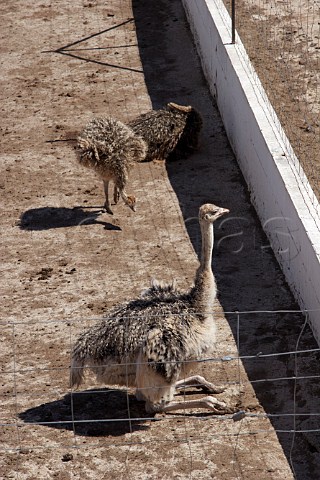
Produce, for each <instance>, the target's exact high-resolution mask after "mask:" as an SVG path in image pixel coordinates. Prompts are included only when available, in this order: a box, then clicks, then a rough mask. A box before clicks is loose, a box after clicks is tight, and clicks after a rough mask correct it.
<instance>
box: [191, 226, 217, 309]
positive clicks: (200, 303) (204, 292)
mask: <svg viewBox="0 0 320 480" xmlns="http://www.w3.org/2000/svg"><path fill="white" fill-rule="evenodd" d="M200 228H201V238H202V247H201V259H200V266H199V268H198V270H197V274H196V280H195V303H196V307H197V308H198V309H199V311H200V312H201V313H203V314H204V315H205V316H206V315H208V314H210V313H212V311H213V306H214V302H215V300H216V295H217V287H216V282H215V279H214V275H213V273H212V267H211V262H212V249H213V244H214V233H213V225H212V223H209V224H208V223H207V222H203V223H200Z"/></svg>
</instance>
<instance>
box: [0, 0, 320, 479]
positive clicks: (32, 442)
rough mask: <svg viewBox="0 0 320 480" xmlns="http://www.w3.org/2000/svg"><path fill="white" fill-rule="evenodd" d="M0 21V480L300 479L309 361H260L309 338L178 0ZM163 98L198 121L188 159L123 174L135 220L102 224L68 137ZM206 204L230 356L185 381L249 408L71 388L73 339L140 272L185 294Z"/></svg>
mask: <svg viewBox="0 0 320 480" xmlns="http://www.w3.org/2000/svg"><path fill="white" fill-rule="evenodd" d="M0 18H1V20H0V21H1V35H2V42H1V46H0V49H1V67H2V68H1V71H0V82H1V89H0V95H1V112H2V122H1V129H2V139H1V140H2V147H1V173H2V174H1V177H0V178H1V180H0V182H1V185H0V186H1V189H0V192H1V199H2V209H3V213H2V215H1V232H2V241H1V243H2V249H1V264H2V275H1V297H2V302H1V333H2V343H1V347H2V348H1V349H0V371H1V385H0V398H1V402H0V411H1V440H0V478H3V479H19V480H20V479H21V480H31V479H35V478H36V479H58V480H69V479H81V480H86V479H99V480H100V479H109V478H115V479H124V478H130V479H162V480H169V479H170V480H171V479H190V478H197V479H208V478H215V479H219V480H224V479H225V480H227V479H228V480H233V479H247V480H253V479H257V478H259V479H261V480H267V479H279V478H280V479H283V480H285V479H291V478H293V474H292V472H291V470H290V467H289V463H291V465H293V467H294V470H295V474H296V478H298V479H301V480H302V479H303V480H305V479H314V478H316V473H315V472H317V471H319V464H320V458H319V455H320V454H319V452H320V446H319V445H320V444H319V436H318V435H319V434H317V432H313V433H312V432H311V433H310V432H309V433H303V432H305V431H306V430H311V429H312V430H317V429H319V426H318V425H317V417H312V416H310V415H309V414H310V413H313V412H317V407H318V402H317V398H318V396H319V387H320V385H319V380H318V379H310V378H306V377H307V376H309V377H310V376H312V375H317V366H318V364H319V355H318V353H317V352H310V353H303V354H298V355H296V356H295V355H294V354H286V355H277V356H273V355H272V354H274V353H280V352H292V351H294V350H296V349H298V350H303V349H315V348H317V345H316V344H315V342H314V340H313V337H312V333H311V330H310V328H309V326H308V325H305V323H304V322H305V320H304V317H303V316H302V315H301V314H299V313H296V312H295V310H297V309H298V307H297V305H296V304H295V302H294V300H293V298H292V295H291V293H290V291H289V289H288V287H287V285H286V283H285V280H284V277H283V275H282V273H281V271H280V269H279V267H278V264H277V263H276V261H275V259H274V257H273V254H272V251H271V248H270V246H269V245H268V241H267V239H266V237H265V236H264V234H263V231H262V229H261V226H260V224H259V221H258V219H257V216H256V214H255V211H254V209H253V207H252V206H251V204H250V199H249V194H248V192H247V189H246V186H245V184H244V181H243V178H242V176H241V173H240V171H239V168H238V166H237V163H236V160H235V158H234V155H233V153H232V150H231V148H230V145H229V143H228V140H227V137H226V135H225V132H224V128H223V124H222V122H221V118H220V116H219V113H218V111H217V109H216V106H215V104H214V101H213V100H212V98H211V97H210V95H209V91H208V88H207V85H206V83H205V80H204V78H203V75H202V71H201V68H200V64H199V61H198V58H197V55H196V52H195V48H194V46H193V43H192V37H191V34H190V32H189V29H188V26H187V23H186V19H185V16H184V12H183V9H182V6H181V4H180V1H179V0H158V1H157V2H152V4H151V2H149V1H148V0H133V2H131V1H129V0H111V1H109V2H108V3H106V2H102V1H101V0H97V1H94V0H92V1H81V0H75V1H73V2H71V1H70V2H58V1H54V0H51V1H45V0H42V1H35V2H33V3H32V6H31V5H30V2H27V1H25V0H20V1H19V2H18V1H17V0H11V1H7V2H2V3H1V5H0ZM168 101H176V102H177V103H181V104H191V105H193V106H195V107H196V108H197V109H198V110H199V111H200V113H201V114H202V116H203V120H204V127H203V131H202V133H201V142H200V148H199V151H198V152H197V153H195V154H194V155H192V156H190V157H189V158H188V159H186V160H183V161H176V162H172V163H168V164H167V165H164V166H163V165H160V164H158V163H145V164H138V165H136V167H135V169H134V170H133V172H132V174H131V177H130V182H129V186H128V191H129V192H133V193H134V194H135V195H136V196H137V198H138V205H137V212H136V213H133V212H131V211H130V210H129V209H128V208H127V207H126V206H125V205H124V204H123V203H119V204H118V205H117V206H115V207H114V212H115V214H114V216H110V215H107V214H101V213H100V211H101V210H100V209H101V205H102V203H103V201H104V199H103V189H102V184H101V181H99V179H97V178H96V177H95V176H94V174H93V173H91V172H90V171H88V170H84V169H82V168H81V167H80V166H79V165H78V164H77V163H76V159H75V154H74V150H73V142H72V140H71V139H72V138H75V136H76V134H77V132H79V131H80V130H81V129H82V127H83V126H84V125H85V124H86V122H87V121H88V120H89V119H90V118H92V116H98V115H104V114H112V115H113V116H114V117H116V118H118V119H119V120H122V121H129V120H130V119H132V118H134V117H135V116H136V115H137V114H139V113H142V112H145V111H147V110H148V109H150V108H159V107H161V106H163V105H164V104H165V103H167V102H168ZM205 202H214V203H216V204H218V205H221V206H224V207H227V208H229V209H230V212H231V213H230V215H229V216H228V217H225V219H224V221H221V222H220V223H219V224H218V225H217V227H216V232H215V236H216V242H215V251H214V262H213V268H214V271H215V275H216V280H217V284H218V289H219V304H218V303H217V323H218V342H217V347H216V357H215V358H217V359H221V358H225V357H226V356H229V357H230V356H232V355H236V354H237V346H238V349H239V353H240V355H241V356H245V358H243V361H242V362H240V361H221V360H219V361H211V362H203V363H199V369H198V372H199V373H201V372H202V373H203V374H204V375H205V376H206V378H208V379H209V380H210V379H211V380H214V381H215V383H227V384H228V388H227V390H226V392H224V393H223V394H220V395H219V398H220V399H225V400H226V401H227V402H229V403H230V404H231V405H236V406H237V408H239V410H241V409H243V410H245V411H246V412H247V413H248V414H250V415H247V416H246V417H245V418H244V419H243V420H241V421H239V422H234V421H233V420H232V418H230V416H222V417H218V416H215V415H212V414H210V413H208V412H204V411H202V412H201V411H192V412H187V413H185V414H184V413H183V411H180V412H177V413H175V414H167V415H165V416H161V415H160V416H156V417H150V416H149V415H147V414H146V413H145V412H144V408H143V406H141V404H140V403H138V402H137V401H136V400H135V398H134V396H133V392H132V391H130V390H129V391H126V390H125V389H119V388H117V387H116V386H114V387H113V386H108V387H106V386H104V385H102V386H101V385H96V384H95V383H94V381H93V380H91V381H90V378H88V380H87V382H86V384H85V386H84V388H83V390H81V391H80V392H78V393H74V392H70V390H69V387H68V374H69V355H70V348H71V346H72V343H73V341H74V339H75V338H76V336H77V334H78V333H79V332H80V331H82V330H83V329H84V328H86V327H87V326H89V325H92V324H93V323H94V322H96V321H97V320H98V319H99V318H101V316H102V315H103V314H104V313H105V312H106V310H107V309H108V307H110V306H111V305H113V304H115V303H116V302H119V301H122V300H125V299H128V298H134V297H136V296H137V295H139V294H140V292H141V290H142V289H143V288H145V287H147V286H148V285H149V283H150V280H151V279H152V278H161V279H163V280H167V281H169V280H172V279H174V278H175V279H177V281H178V285H179V287H180V288H182V289H187V288H188V287H190V286H191V285H192V281H193V277H194V273H195V269H196V267H197V265H198V257H197V255H198V253H199V247H200V242H199V240H200V239H199V229H198V223H197V219H196V217H197V212H198V208H199V206H200V205H201V204H202V203H205ZM279 310H281V312H278V311H279ZM238 311H239V312H243V313H239V314H238V313H237V312H238ZM246 312H247V313H246ZM261 353H262V355H261ZM269 354H270V356H264V355H269ZM295 374H298V376H299V378H298V379H297V380H296V381H293V380H292V377H293V376H294V375H295ZM300 377H304V378H302V379H300ZM191 393H192V398H193V397H194V394H195V392H191ZM181 400H182V399H181ZM294 412H295V413H297V416H295V417H293V416H292V413H294ZM265 414H268V416H267V415H265ZM284 414H288V415H287V416H286V415H284ZM72 420H75V421H76V422H73V421H72ZM294 430H295V431H296V433H295V434H294V433H293V431H294ZM301 431H303V432H301Z"/></svg>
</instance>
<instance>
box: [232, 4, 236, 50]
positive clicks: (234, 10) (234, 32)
mask: <svg viewBox="0 0 320 480" xmlns="http://www.w3.org/2000/svg"><path fill="white" fill-rule="evenodd" d="M231 22H232V23H231V43H233V44H234V43H236V0H231Z"/></svg>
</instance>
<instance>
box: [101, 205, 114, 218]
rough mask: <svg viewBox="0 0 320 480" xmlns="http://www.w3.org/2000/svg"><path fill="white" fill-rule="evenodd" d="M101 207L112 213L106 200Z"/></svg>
mask: <svg viewBox="0 0 320 480" xmlns="http://www.w3.org/2000/svg"><path fill="white" fill-rule="evenodd" d="M103 208H104V209H105V211H106V212H107V213H110V215H113V211H112V210H111V207H110V205H108V204H107V202H106V203H105V204H104V205H103Z"/></svg>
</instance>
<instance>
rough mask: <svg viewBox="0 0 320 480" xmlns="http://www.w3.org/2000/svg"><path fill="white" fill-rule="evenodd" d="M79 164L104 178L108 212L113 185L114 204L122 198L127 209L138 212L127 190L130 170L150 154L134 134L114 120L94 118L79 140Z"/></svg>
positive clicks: (132, 197) (105, 205) (134, 201)
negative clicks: (111, 185)
mask: <svg viewBox="0 0 320 480" xmlns="http://www.w3.org/2000/svg"><path fill="white" fill-rule="evenodd" d="M77 142H78V145H77V147H78V148H77V151H78V160H79V163H80V164H81V165H83V166H85V167H89V168H93V170H95V171H96V172H97V173H98V175H99V176H100V177H101V178H102V180H103V183H104V192H105V198H106V201H105V204H104V208H105V210H106V211H107V212H108V213H110V214H111V215H112V214H113V212H112V210H111V205H110V200H109V195H108V187H109V182H110V180H112V181H113V182H114V202H115V203H117V202H118V200H119V198H120V196H121V197H122V199H123V201H124V202H125V204H126V205H128V206H129V207H130V208H131V209H132V210H133V211H135V203H136V199H135V197H134V195H127V193H126V192H125V186H126V184H127V181H128V174H129V170H130V169H131V168H132V166H133V164H134V162H141V161H142V160H143V159H144V158H145V156H146V153H147V145H146V143H145V141H144V140H143V139H142V138H141V137H140V136H138V135H136V134H135V133H134V132H133V130H132V129H131V128H130V127H128V126H127V125H125V124H124V123H122V122H119V121H118V120H115V119H113V118H112V117H104V118H94V119H93V120H91V121H90V122H89V123H88V124H87V126H86V127H85V129H84V130H83V131H82V133H80V135H79V136H78V139H77Z"/></svg>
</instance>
